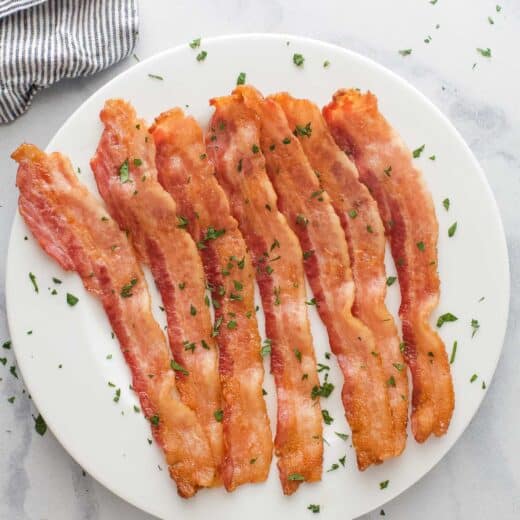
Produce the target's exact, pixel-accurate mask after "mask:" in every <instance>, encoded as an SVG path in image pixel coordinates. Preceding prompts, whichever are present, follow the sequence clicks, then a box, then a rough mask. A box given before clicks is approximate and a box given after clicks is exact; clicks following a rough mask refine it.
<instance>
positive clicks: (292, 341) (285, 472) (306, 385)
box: [206, 96, 323, 494]
mask: <svg viewBox="0 0 520 520" xmlns="http://www.w3.org/2000/svg"><path fill="white" fill-rule="evenodd" d="M211 104H212V105H213V106H214V107H215V109H216V111H215V113H214V115H213V117H212V119H211V123H210V130H209V132H208V134H207V137H206V145H207V149H208V154H209V156H210V158H211V159H212V161H213V163H214V164H215V169H216V176H217V180H218V181H219V183H220V185H221V186H222V187H223V189H224V191H225V192H226V194H227V196H228V199H229V203H230V206H231V210H232V212H233V215H234V216H235V218H236V219H237V220H238V222H239V227H240V230H241V231H242V233H243V235H244V238H245V240H246V242H247V245H248V247H249V249H250V251H251V255H252V257H253V262H254V266H255V268H256V278H257V281H258V285H259V287H260V295H261V298H262V304H263V308H264V313H265V320H266V333H267V336H268V338H269V340H270V342H271V345H272V352H271V371H272V373H273V374H274V379H275V384H276V392H277V403H278V421H277V430H276V438H275V452H276V455H277V456H278V469H279V473H280V481H281V484H282V488H283V491H284V493H285V494H291V493H294V492H295V491H296V489H297V488H298V486H299V484H300V483H301V482H304V481H306V482H313V481H317V480H320V478H321V471H322V462H323V442H322V428H323V426H322V417H321V410H320V405H319V400H318V398H317V395H315V392H316V390H317V389H319V379H318V376H317V373H316V360H315V355H314V349H313V346H312V337H311V333H310V326H309V322H308V318H307V310H306V307H305V303H304V302H305V285H304V276H303V269H302V263H301V261H302V252H301V249H300V247H299V245H298V240H297V238H296V237H295V235H294V233H293V232H292V231H291V229H290V228H289V226H288V225H287V222H286V221H285V219H284V217H283V216H282V215H281V214H280V213H279V212H278V211H277V209H276V195H275V194H274V191H273V189H272V187H271V185H270V183H269V180H268V178H267V175H266V173H265V164H264V158H263V156H262V153H261V152H260V148H259V145H260V143H259V139H260V137H259V134H258V129H257V127H256V122H255V120H254V115H253V114H252V112H251V111H249V110H247V109H246V107H245V106H244V104H243V103H242V102H241V100H240V97H239V96H229V97H224V98H218V99H212V100H211ZM265 347H269V345H265ZM313 389H314V392H313Z"/></svg>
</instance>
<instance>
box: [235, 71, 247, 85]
mask: <svg viewBox="0 0 520 520" xmlns="http://www.w3.org/2000/svg"><path fill="white" fill-rule="evenodd" d="M245 82H246V73H245V72H241V73H240V74H239V75H238V77H237V85H244V84H245Z"/></svg>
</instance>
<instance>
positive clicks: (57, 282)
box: [52, 277, 61, 285]
mask: <svg viewBox="0 0 520 520" xmlns="http://www.w3.org/2000/svg"><path fill="white" fill-rule="evenodd" d="M52 281H53V282H54V283H55V284H57V285H59V284H60V283H61V280H60V279H59V278H54V277H53V278H52Z"/></svg>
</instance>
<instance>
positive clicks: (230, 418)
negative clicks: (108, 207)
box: [150, 108, 273, 491]
mask: <svg viewBox="0 0 520 520" xmlns="http://www.w3.org/2000/svg"><path fill="white" fill-rule="evenodd" d="M150 131H151V134H152V135H153V138H154V140H155V145H156V148H157V154H156V158H155V162H156V165H157V169H158V174H159V181H160V182H161V184H162V185H163V187H164V188H165V189H166V190H167V191H168V192H169V193H170V195H171V196H172V197H173V198H174V199H175V201H176V204H177V213H178V215H181V216H182V217H181V219H182V225H184V226H185V227H186V229H187V230H188V231H189V232H190V234H191V236H192V237H193V239H194V240H195V241H196V242H197V243H199V244H204V245H205V247H204V248H203V249H202V250H201V255H202V260H203V263H204V267H205V270H206V275H207V278H208V281H209V283H210V288H211V293H212V300H213V305H214V307H215V318H216V320H217V322H220V323H221V325H220V334H219V336H218V343H219V352H220V358H219V367H220V380H221V383H222V400H223V410H224V419H223V428H224V459H223V461H222V467H221V474H222V480H223V482H224V485H225V486H226V489H227V490H228V491H232V490H233V489H235V488H236V487H237V486H239V485H241V484H244V483H247V482H261V481H264V480H265V479H266V478H267V476H268V474H269V467H270V465H271V458H272V451H273V442H272V437H271V428H270V426H269V419H268V417H267V410H266V406H265V401H264V398H263V395H262V383H263V380H264V365H263V361H262V356H261V353H260V348H261V347H260V336H259V334H258V325H257V321H256V313H255V305H254V285H253V282H254V270H253V265H252V262H251V258H250V256H249V252H248V250H247V247H246V244H245V242H244V239H243V237H242V235H241V234H240V231H239V230H238V225H237V221H236V220H235V219H234V218H233V217H232V216H231V210H230V208H229V203H228V201H227V198H226V194H225V193H224V191H223V190H222V188H221V187H220V186H219V184H218V182H217V180H216V179H215V176H214V171H213V167H212V165H211V163H210V162H209V160H208V159H207V155H206V148H205V146H204V139H203V135H202V131H201V129H200V127H199V125H198V124H197V122H196V121H195V119H193V118H192V117H186V116H185V115H184V113H183V112H182V110H181V109H178V108H177V109H173V110H170V111H169V112H165V113H164V114H161V115H160V116H159V117H158V118H157V119H156V120H155V124H154V126H153V127H152V128H151V130H150ZM208 229H214V230H218V232H219V233H221V232H223V234H222V235H221V237H220V238H219V239H218V240H210V241H206V242H204V234H205V233H206V232H207V230H208ZM230 323H231V324H233V323H236V327H235V328H230ZM231 326H232V325H231Z"/></svg>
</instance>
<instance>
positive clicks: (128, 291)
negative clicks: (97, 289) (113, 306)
mask: <svg viewBox="0 0 520 520" xmlns="http://www.w3.org/2000/svg"><path fill="white" fill-rule="evenodd" d="M136 284H137V278H132V279H131V280H130V283H127V284H126V285H123V287H122V288H121V292H120V294H121V298H130V296H133V293H132V289H133V288H134V286H135V285H136Z"/></svg>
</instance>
